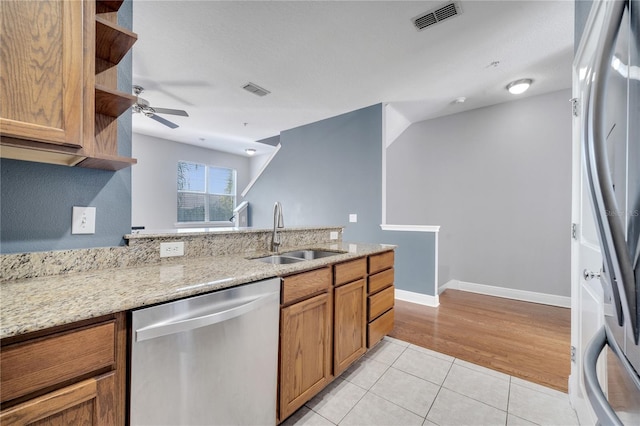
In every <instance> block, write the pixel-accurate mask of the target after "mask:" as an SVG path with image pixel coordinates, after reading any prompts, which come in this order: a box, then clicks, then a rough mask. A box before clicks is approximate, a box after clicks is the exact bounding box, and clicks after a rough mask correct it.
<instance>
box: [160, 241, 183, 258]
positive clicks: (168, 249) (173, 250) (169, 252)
mask: <svg viewBox="0 0 640 426" xmlns="http://www.w3.org/2000/svg"><path fill="white" fill-rule="evenodd" d="M173 256H184V242H183V241H178V242H175V243H160V257H173Z"/></svg>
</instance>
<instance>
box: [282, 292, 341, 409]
mask: <svg viewBox="0 0 640 426" xmlns="http://www.w3.org/2000/svg"><path fill="white" fill-rule="evenodd" d="M330 376H331V299H330V297H329V293H328V292H326V293H322V294H320V295H318V296H315V297H312V298H310V299H306V300H303V301H301V302H298V303H294V304H293V305H290V306H286V307H283V308H282V309H281V311H280V383H279V385H280V403H279V409H280V412H279V418H280V419H281V420H284V419H285V418H287V417H288V416H289V415H291V414H292V413H293V412H294V411H296V410H297V409H298V408H300V407H301V406H302V405H303V404H304V403H305V402H307V401H308V400H309V399H311V397H313V395H315V394H316V393H318V392H319V391H320V390H321V389H322V388H324V387H325V386H326V384H327V383H329V381H330Z"/></svg>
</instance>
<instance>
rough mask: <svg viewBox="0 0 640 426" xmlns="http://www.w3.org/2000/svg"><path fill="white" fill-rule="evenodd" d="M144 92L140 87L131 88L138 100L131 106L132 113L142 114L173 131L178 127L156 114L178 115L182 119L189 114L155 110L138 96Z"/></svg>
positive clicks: (161, 109)
mask: <svg viewBox="0 0 640 426" xmlns="http://www.w3.org/2000/svg"><path fill="white" fill-rule="evenodd" d="M142 92H144V87H142V86H137V85H134V86H133V94H134V95H136V96H137V97H138V99H137V100H136V103H135V104H133V106H132V107H131V108H132V109H133V112H140V113H142V114H144V115H145V116H147V117H149V118H151V119H152V120H155V121H157V122H158V123H161V124H164V125H165V126H167V127H170V128H172V129H175V128H176V127H179V126H178V125H177V124H176V123H172V122H171V121H169V120H167V119H165V118H162V117H160V116H158V115H156V114H172V115H180V116H182V117H188V116H189V114H187V112H186V111H183V110H181V109H169V108H156V107H152V106H151V105H150V104H149V101H147V100H146V99H142V98H141V97H140V96H139V95H140V93H142Z"/></svg>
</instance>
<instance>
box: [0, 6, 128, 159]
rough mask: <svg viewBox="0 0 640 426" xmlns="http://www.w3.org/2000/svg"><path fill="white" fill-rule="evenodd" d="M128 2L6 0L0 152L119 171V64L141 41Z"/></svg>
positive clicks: (122, 102) (1, 19) (123, 103)
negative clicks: (128, 21)
mask: <svg viewBox="0 0 640 426" xmlns="http://www.w3.org/2000/svg"><path fill="white" fill-rule="evenodd" d="M121 4H122V1H119V0H115V1H104V0H33V1H31V0H30V1H23V0H0V94H1V96H2V104H1V105H0V136H1V138H0V142H1V144H2V149H0V156H1V157H3V158H11V159H15V160H25V161H36V162H41V163H51V164H61V165H67V166H80V167H87V168H95V169H104V170H119V169H122V168H124V167H129V166H131V165H132V164H135V163H136V160H135V159H133V158H129V157H122V156H120V155H119V154H118V126H117V118H118V116H120V115H121V114H123V113H125V112H126V111H128V109H129V107H130V106H131V105H133V104H134V103H135V101H136V97H135V96H133V95H132V94H131V93H123V92H120V91H118V90H117V86H118V79H117V65H118V62H120V60H121V59H122V58H123V57H124V56H125V55H126V53H127V52H128V51H129V50H130V49H131V47H132V46H133V44H134V43H135V42H136V40H137V35H136V34H135V33H133V32H131V31H129V30H128V29H126V28H123V27H120V26H119V25H118V22H117V21H118V14H117V10H118V8H119V7H120V5H121Z"/></svg>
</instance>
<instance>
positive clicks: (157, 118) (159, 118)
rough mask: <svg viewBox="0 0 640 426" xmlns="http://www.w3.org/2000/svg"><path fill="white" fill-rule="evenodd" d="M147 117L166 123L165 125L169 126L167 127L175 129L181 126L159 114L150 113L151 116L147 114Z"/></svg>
mask: <svg viewBox="0 0 640 426" xmlns="http://www.w3.org/2000/svg"><path fill="white" fill-rule="evenodd" d="M147 117H149V118H150V119H152V120H156V121H157V122H158V123H161V124H164V125H165V126H167V127H171V128H172V129H175V128H177V127H180V126H178V125H177V124H176V123H172V122H170V121H169V120H166V119H164V118H162V117H159V116H157V115H155V114H153V115H149V116H147Z"/></svg>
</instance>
